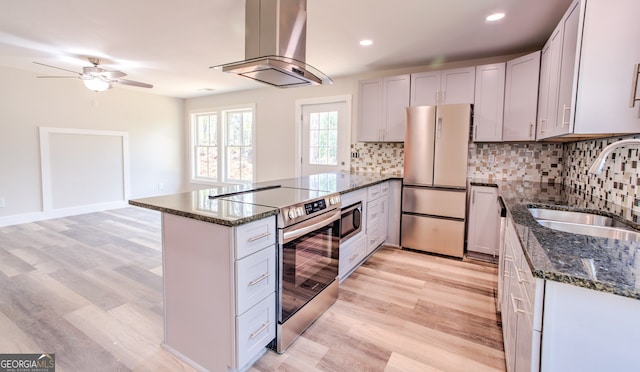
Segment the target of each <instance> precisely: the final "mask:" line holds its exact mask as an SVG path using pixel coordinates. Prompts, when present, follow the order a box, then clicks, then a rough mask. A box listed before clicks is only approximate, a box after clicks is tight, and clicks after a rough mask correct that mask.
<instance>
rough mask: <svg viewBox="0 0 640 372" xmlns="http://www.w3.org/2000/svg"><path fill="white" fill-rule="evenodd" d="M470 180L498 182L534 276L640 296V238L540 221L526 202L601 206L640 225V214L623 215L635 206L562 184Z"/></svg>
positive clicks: (566, 207)
mask: <svg viewBox="0 0 640 372" xmlns="http://www.w3.org/2000/svg"><path fill="white" fill-rule="evenodd" d="M470 181H471V184H472V185H485V186H498V188H499V192H500V196H502V198H503V200H504V202H505V205H506V207H507V209H508V211H509V216H510V217H511V219H512V221H513V223H514V225H515V228H516V231H517V233H518V238H519V239H520V243H521V244H522V247H523V248H524V252H525V257H526V258H527V261H528V263H529V266H530V268H531V271H532V273H533V275H534V276H535V277H537V278H542V279H547V280H553V281H557V282H562V283H567V284H572V285H576V286H579V287H585V288H589V289H594V290H598V291H602V292H608V293H613V294H616V295H621V296H625V297H631V298H634V299H640V242H634V241H624V240H616V239H609V238H598V237H592V236H587V235H581V234H572V233H567V232H561V231H557V230H552V229H549V228H546V227H544V226H542V225H540V224H538V222H537V221H536V220H535V219H534V218H533V216H532V215H531V213H530V212H529V211H528V209H527V208H529V207H545V208H549V209H562V210H577V211H587V212H591V213H593V212H596V213H599V214H603V215H606V216H609V217H613V218H615V219H617V220H619V221H621V222H625V223H627V224H628V225H629V226H630V227H633V228H636V229H637V228H639V227H640V225H638V221H637V220H634V221H632V220H628V219H627V220H625V219H622V218H621V217H618V216H620V215H623V216H625V215H629V216H632V215H633V214H632V213H628V212H630V211H626V210H625V209H624V208H622V207H620V206H618V205H612V204H611V203H608V202H607V201H603V200H592V199H591V198H585V197H584V196H583V195H580V191H579V190H572V189H569V188H566V187H564V186H563V185H560V184H542V183H535V182H518V181H511V182H505V181H502V182H493V181H486V180H470ZM608 211H610V212H608ZM612 212H615V213H612Z"/></svg>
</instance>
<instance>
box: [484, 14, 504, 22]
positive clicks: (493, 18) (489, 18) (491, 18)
mask: <svg viewBox="0 0 640 372" xmlns="http://www.w3.org/2000/svg"><path fill="white" fill-rule="evenodd" d="M502 18H504V13H493V14H491V15H488V16H487V18H485V19H486V20H487V22H495V21H499V20H501V19H502Z"/></svg>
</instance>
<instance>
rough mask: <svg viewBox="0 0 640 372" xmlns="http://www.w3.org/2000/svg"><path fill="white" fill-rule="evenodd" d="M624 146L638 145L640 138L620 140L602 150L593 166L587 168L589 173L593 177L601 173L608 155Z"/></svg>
mask: <svg viewBox="0 0 640 372" xmlns="http://www.w3.org/2000/svg"><path fill="white" fill-rule="evenodd" d="M624 145H640V138H631V139H626V140H620V141H618V142H614V143H612V144H610V145H609V146H607V147H605V148H604V149H602V152H601V153H600V155H598V157H597V158H596V160H595V161H594V162H593V164H591V167H589V173H591V174H595V175H598V174H600V173H602V170H603V169H604V163H605V162H606V161H607V157H608V156H609V154H611V152H612V151H613V150H614V149H616V148H618V147H620V146H624Z"/></svg>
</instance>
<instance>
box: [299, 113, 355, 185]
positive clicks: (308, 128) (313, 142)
mask: <svg viewBox="0 0 640 372" xmlns="http://www.w3.org/2000/svg"><path fill="white" fill-rule="evenodd" d="M349 129H350V126H349V123H348V121H347V118H346V103H345V102H332V103H320V104H305V105H302V146H301V149H302V154H301V159H302V160H301V163H302V175H303V176H306V175H309V174H316V173H325V172H339V171H341V170H347V171H348V170H349Z"/></svg>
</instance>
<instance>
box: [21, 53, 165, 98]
mask: <svg viewBox="0 0 640 372" xmlns="http://www.w3.org/2000/svg"><path fill="white" fill-rule="evenodd" d="M88 59H89V62H91V64H92V65H93V66H87V67H83V68H82V72H76V71H72V70H67V69H66V68H62V67H56V66H51V65H46V64H44V63H40V62H33V63H35V64H37V65H42V66H46V67H51V68H56V69H58V70H63V71H68V72H72V73H74V74H78V75H79V76H37V77H38V78H45V79H46V78H54V79H80V80H82V82H83V83H84V85H85V86H86V87H87V88H89V89H91V90H93V91H96V92H102V91H105V90H107V89H111V84H112V83H118V84H124V85H131V86H134V87H141V88H153V85H151V84H147V83H141V82H138V81H133V80H127V79H121V78H122V77H123V76H127V74H125V73H124V72H121V71H110V70H106V69H104V68H102V67H100V64H101V63H102V60H101V59H100V58H95V57H88Z"/></svg>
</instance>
